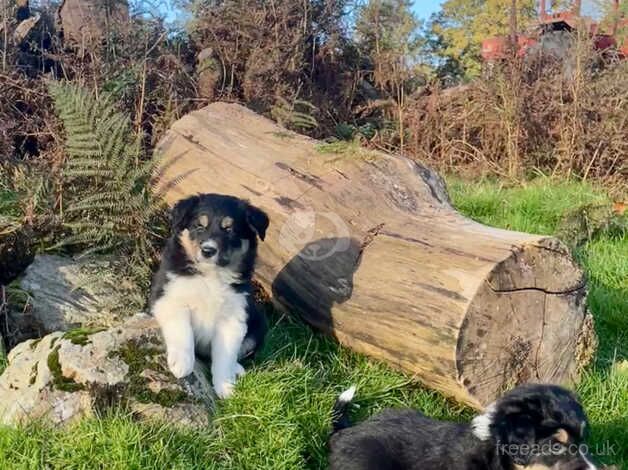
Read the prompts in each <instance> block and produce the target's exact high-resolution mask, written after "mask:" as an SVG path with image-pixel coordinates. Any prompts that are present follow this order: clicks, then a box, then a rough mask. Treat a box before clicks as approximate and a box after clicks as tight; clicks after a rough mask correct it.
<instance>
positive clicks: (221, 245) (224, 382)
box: [150, 194, 268, 398]
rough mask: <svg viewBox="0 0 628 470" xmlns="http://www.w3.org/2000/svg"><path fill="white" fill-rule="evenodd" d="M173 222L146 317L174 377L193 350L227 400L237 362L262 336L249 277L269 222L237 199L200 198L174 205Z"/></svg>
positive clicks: (187, 366)
mask: <svg viewBox="0 0 628 470" xmlns="http://www.w3.org/2000/svg"><path fill="white" fill-rule="evenodd" d="M171 217H172V234H171V236H170V238H169V239H168V242H167V244H166V247H165V249H164V251H163V253H162V260H161V265H160V267H159V270H158V271H157V273H156V274H155V276H154V278H153V284H152V288H151V299H150V311H151V313H152V315H153V316H154V317H155V318H156V320H157V322H158V323H159V325H160V327H161V331H162V333H163V336H164V340H165V342H166V347H167V350H168V367H169V368H170V371H171V372H172V373H173V374H174V376H175V377H178V378H181V377H185V376H187V375H189V374H190V373H191V372H192V369H193V367H194V360H195V351H196V352H197V353H198V354H199V356H209V355H211V358H212V367H211V372H212V381H213V385H214V390H215V391H216V394H217V395H218V396H219V397H221V398H226V397H228V396H230V395H231V393H232V392H233V387H234V384H235V381H236V378H237V377H238V376H239V375H242V374H243V373H244V369H243V367H242V366H241V365H240V364H239V362H238V360H239V359H241V358H243V357H246V356H250V355H252V354H253V353H254V352H255V351H256V350H257V348H259V346H260V345H261V343H262V341H263V338H264V335H265V333H266V320H265V318H264V316H263V314H262V312H259V311H258V310H257V308H256V307H255V304H254V301H253V299H252V295H251V294H252V285H251V277H252V275H253V268H254V264H255V257H256V254H257V237H259V238H260V239H262V240H264V236H265V234H266V229H267V228H268V216H267V215H266V214H265V213H264V212H263V211H262V210H260V209H258V208H257V207H254V206H252V205H250V204H248V203H247V202H246V201H243V200H241V199H238V198H235V197H232V196H224V195H219V194H202V195H199V196H192V197H189V198H187V199H183V200H181V201H179V202H178V203H177V204H176V205H175V206H174V207H173V209H172V216H171Z"/></svg>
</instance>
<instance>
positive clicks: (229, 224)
mask: <svg viewBox="0 0 628 470" xmlns="http://www.w3.org/2000/svg"><path fill="white" fill-rule="evenodd" d="M220 227H221V228H222V229H223V230H225V231H226V232H230V231H231V230H232V228H233V219H232V218H231V217H225V218H224V219H222V220H221V221H220Z"/></svg>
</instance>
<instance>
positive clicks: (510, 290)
mask: <svg viewBox="0 0 628 470" xmlns="http://www.w3.org/2000/svg"><path fill="white" fill-rule="evenodd" d="M486 284H487V285H488V287H489V289H491V290H492V291H493V292H495V293H497V294H509V293H512V292H524V291H539V292H543V293H544V294H548V295H567V294H573V293H574V292H578V291H579V290H582V289H585V288H586V283H584V282H583V283H582V284H580V285H578V286H577V287H574V288H573V289H569V290H561V291H552V290H548V289H542V288H540V287H519V288H516V289H496V288H495V287H493V286H492V285H491V281H489V280H488V279H487V280H486Z"/></svg>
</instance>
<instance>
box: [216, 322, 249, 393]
mask: <svg viewBox="0 0 628 470" xmlns="http://www.w3.org/2000/svg"><path fill="white" fill-rule="evenodd" d="M245 334H246V323H244V322H242V321H240V320H238V319H236V318H225V319H221V320H220V321H219V322H218V324H217V325H216V330H215V332H214V338H213V340H212V381H213V383H214V390H215V391H216V395H218V396H219V397H220V398H228V397H229V396H231V394H232V393H233V387H234V385H235V380H236V376H238V375H242V372H243V369H242V366H241V365H240V364H238V352H239V351H240V346H241V345H242V340H243V339H244V335H245Z"/></svg>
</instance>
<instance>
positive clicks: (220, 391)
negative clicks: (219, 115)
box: [214, 380, 235, 398]
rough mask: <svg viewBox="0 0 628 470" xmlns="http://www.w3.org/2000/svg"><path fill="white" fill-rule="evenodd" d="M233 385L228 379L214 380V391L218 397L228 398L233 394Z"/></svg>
mask: <svg viewBox="0 0 628 470" xmlns="http://www.w3.org/2000/svg"><path fill="white" fill-rule="evenodd" d="M234 387H235V385H234V384H233V383H232V382H229V381H228V380H222V381H219V382H214V391H215V392H216V395H217V396H218V398H229V397H230V396H231V395H233V389H234Z"/></svg>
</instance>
